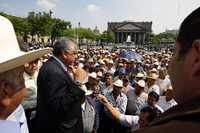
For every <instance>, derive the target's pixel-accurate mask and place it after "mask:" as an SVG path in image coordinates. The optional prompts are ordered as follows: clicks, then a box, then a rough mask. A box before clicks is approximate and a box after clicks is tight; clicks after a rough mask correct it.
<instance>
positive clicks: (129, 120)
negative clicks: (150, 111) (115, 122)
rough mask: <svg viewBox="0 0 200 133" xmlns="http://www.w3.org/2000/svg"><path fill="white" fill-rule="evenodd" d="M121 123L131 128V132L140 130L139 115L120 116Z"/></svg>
mask: <svg viewBox="0 0 200 133" xmlns="http://www.w3.org/2000/svg"><path fill="white" fill-rule="evenodd" d="M119 121H120V123H121V124H122V125H123V126H125V127H129V128H131V131H134V130H136V129H139V128H140V126H139V116H137V115H124V114H120V117H119Z"/></svg>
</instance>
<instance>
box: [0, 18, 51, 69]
mask: <svg viewBox="0 0 200 133" xmlns="http://www.w3.org/2000/svg"><path fill="white" fill-rule="evenodd" d="M0 42H1V45H0V53H1V55H0V73H2V72H6V71H8V70H11V69H14V68H17V67H19V66H22V65H24V64H25V63H27V62H31V61H33V60H35V59H37V58H40V57H42V56H43V55H45V54H48V53H50V52H51V49H49V48H45V49H39V50H35V51H31V52H23V51H21V50H20V47H19V44H18V41H17V38H16V35H15V31H14V28H13V25H12V23H11V22H10V21H9V20H8V19H7V18H5V17H3V16H0Z"/></svg>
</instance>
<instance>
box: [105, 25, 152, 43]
mask: <svg viewBox="0 0 200 133" xmlns="http://www.w3.org/2000/svg"><path fill="white" fill-rule="evenodd" d="M108 31H109V32H112V33H113V34H114V36H115V43H124V42H126V40H127V38H128V36H130V38H131V41H132V42H134V43H135V44H137V45H142V44H145V41H146V36H147V33H151V32H152V22H131V21H123V22H108Z"/></svg>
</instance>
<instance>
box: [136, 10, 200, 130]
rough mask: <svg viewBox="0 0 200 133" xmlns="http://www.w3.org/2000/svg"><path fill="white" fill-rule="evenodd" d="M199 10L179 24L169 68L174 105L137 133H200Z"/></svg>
mask: <svg viewBox="0 0 200 133" xmlns="http://www.w3.org/2000/svg"><path fill="white" fill-rule="evenodd" d="M199 20H200V8H198V9H196V10H195V11H193V12H192V13H191V14H190V15H189V16H187V17H186V18H185V19H184V21H183V22H182V24H181V26H180V29H179V33H178V36H177V40H176V44H175V53H174V56H173V58H172V60H171V62H170V65H169V75H170V79H171V83H172V87H173V88H174V95H175V100H176V101H177V102H178V105H177V106H175V107H173V108H171V109H169V110H168V111H166V113H164V114H163V115H162V116H160V118H158V119H157V120H155V121H154V122H153V123H152V124H151V126H152V127H149V128H145V129H143V130H139V131H138V132H140V133H159V132H162V133H169V132H170V133H177V132H181V133H188V132H193V133H198V132H199V130H200V122H199V120H200V104H199V99H200V89H199V88H200V85H199V81H200V28H199V25H200V21H199Z"/></svg>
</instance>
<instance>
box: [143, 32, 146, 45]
mask: <svg viewBox="0 0 200 133" xmlns="http://www.w3.org/2000/svg"><path fill="white" fill-rule="evenodd" d="M145 38H146V35H145V33H144V34H143V44H145Z"/></svg>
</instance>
